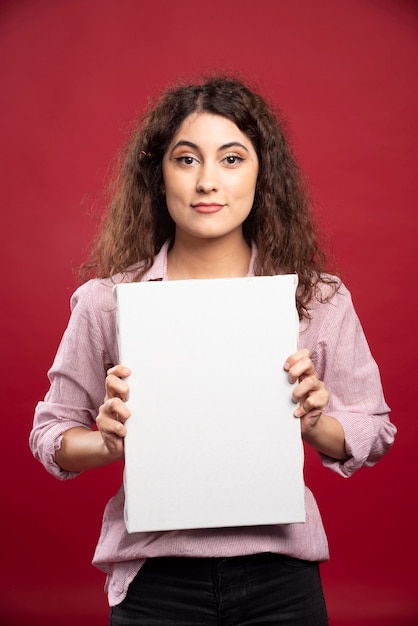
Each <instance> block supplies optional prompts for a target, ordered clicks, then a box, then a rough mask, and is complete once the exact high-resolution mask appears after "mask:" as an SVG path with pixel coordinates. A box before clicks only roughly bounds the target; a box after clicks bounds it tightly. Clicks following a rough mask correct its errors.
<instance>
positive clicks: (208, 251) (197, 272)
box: [167, 236, 251, 280]
mask: <svg viewBox="0 0 418 626" xmlns="http://www.w3.org/2000/svg"><path fill="white" fill-rule="evenodd" d="M250 258H251V248H250V247H249V245H248V244H247V242H246V241H245V239H244V237H243V236H241V237H235V238H234V239H233V240H232V241H231V240H228V241H225V240H224V239H200V240H199V239H195V238H193V239H191V238H190V239H189V238H184V237H178V236H176V238H175V240H174V244H173V247H172V248H171V250H170V251H169V252H168V257H167V274H168V279H169V280H185V279H191V278H233V277H240V276H246V274H247V273H248V268H249V264H250Z"/></svg>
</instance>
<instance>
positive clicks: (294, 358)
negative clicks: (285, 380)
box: [283, 348, 310, 371]
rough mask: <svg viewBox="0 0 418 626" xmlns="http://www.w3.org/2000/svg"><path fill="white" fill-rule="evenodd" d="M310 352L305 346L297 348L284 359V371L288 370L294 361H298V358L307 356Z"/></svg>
mask: <svg viewBox="0 0 418 626" xmlns="http://www.w3.org/2000/svg"><path fill="white" fill-rule="evenodd" d="M309 356H310V353H309V350H307V349H306V348H301V349H300V350H298V351H297V352H294V353H293V354H291V355H290V356H289V357H288V358H287V359H286V363H285V364H284V366H283V367H284V369H285V370H286V371H289V369H290V368H291V367H292V366H293V365H295V363H297V362H298V361H300V359H303V358H305V357H308V358H309Z"/></svg>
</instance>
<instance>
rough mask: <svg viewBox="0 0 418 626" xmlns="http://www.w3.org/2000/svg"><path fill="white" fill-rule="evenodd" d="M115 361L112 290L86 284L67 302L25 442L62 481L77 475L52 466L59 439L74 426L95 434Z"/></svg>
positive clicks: (100, 283) (108, 286)
mask: <svg viewBox="0 0 418 626" xmlns="http://www.w3.org/2000/svg"><path fill="white" fill-rule="evenodd" d="M117 358H118V357H117V343H116V324H115V305H114V302H113V299H112V290H111V285H109V284H106V283H104V282H100V281H98V280H95V281H90V282H88V283H86V284H85V285H83V286H82V287H80V288H79V289H78V290H77V291H76V292H75V293H74V295H73V297H72V299H71V317H70V320H69V323H68V326H67V329H66V331H65V333H64V335H63V338H62V340H61V343H60V346H59V348H58V352H57V354H56V357H55V360H54V363H53V365H52V367H51V369H50V370H49V372H48V377H49V380H50V388H49V391H48V393H47V394H46V396H45V399H44V401H42V402H39V403H38V405H37V407H36V409H35V418H34V424H33V429H32V431H31V433H30V437H29V445H30V448H31V450H32V453H33V454H34V456H35V457H36V458H37V459H38V460H39V461H40V462H41V463H42V464H43V465H44V466H45V468H46V469H47V470H48V471H49V472H50V473H51V474H53V475H54V476H56V477H57V478H59V479H61V480H65V479H68V478H73V477H74V476H76V475H77V473H74V472H68V471H64V470H62V469H61V468H60V467H59V466H58V465H57V463H56V462H55V453H56V451H57V450H58V449H59V448H60V445H61V441H62V436H63V434H64V433H65V432H66V431H67V430H69V429H70V428H73V427H76V426H78V427H80V426H82V427H85V428H88V429H92V428H94V425H95V418H96V416H97V413H98V409H99V407H100V405H101V404H102V402H103V399H104V393H105V391H104V390H105V378H106V371H107V369H108V368H109V367H110V366H111V365H114V364H115V363H116V362H117Z"/></svg>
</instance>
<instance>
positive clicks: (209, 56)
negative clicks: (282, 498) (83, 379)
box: [0, 0, 418, 626]
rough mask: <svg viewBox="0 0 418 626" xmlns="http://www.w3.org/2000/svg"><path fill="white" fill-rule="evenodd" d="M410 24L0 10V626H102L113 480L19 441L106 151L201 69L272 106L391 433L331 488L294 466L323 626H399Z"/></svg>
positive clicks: (407, 491) (271, 14) (49, 5)
mask: <svg viewBox="0 0 418 626" xmlns="http://www.w3.org/2000/svg"><path fill="white" fill-rule="evenodd" d="M417 34H418V8H417V4H416V3H415V2H413V1H412V0H411V1H410V2H408V1H406V0H398V1H396V0H338V2H335V0H297V1H295V2H292V3H291V2H288V1H284V0H276V1H274V0H271V1H269V0H258V1H257V2H254V1H252V0H251V1H250V0H240V2H224V1H221V0H212V2H210V3H198V2H195V1H193V2H192V1H190V0H183V1H182V2H181V3H177V2H168V1H167V2H164V1H163V0H153V1H152V2H151V1H142V2H141V1H140V0H90V1H88V0H86V1H84V0H72V1H71V2H70V1H68V2H65V1H64V0H62V1H60V0H31V1H29V0H28V1H27V2H25V1H24V0H15V1H13V0H9V1H8V2H7V1H5V0H3V1H2V2H1V4H0V71H1V87H0V89H1V99H0V123H1V127H2V128H1V137H2V138H1V147H2V156H1V168H0V176H1V178H2V183H1V194H2V218H1V224H2V228H1V240H2V244H1V254H2V255H3V258H2V274H3V287H2V289H1V300H2V301H1V311H2V324H1V333H2V338H1V346H2V347H1V350H2V362H3V372H2V376H1V381H2V390H3V391H2V394H1V398H2V457H3V463H2V480H3V486H2V495H3V497H2V499H3V514H2V530H1V536H2V540H3V541H2V543H3V546H2V568H1V569H2V574H1V576H2V579H1V586H0V589H1V597H2V600H1V604H2V606H1V608H0V615H1V616H2V620H3V621H2V623H4V624H8V625H9V626H12V625H14V624H19V625H20V626H24V625H25V624H31V625H34V624H43V625H44V626H49V625H51V626H52V625H54V626H56V625H57V624H58V625H59V626H67V625H70V624H71V625H73V624H74V623H79V624H82V625H84V624H89V625H92V626H96V625H97V626H99V625H100V624H105V623H107V605H106V600H105V596H104V595H103V592H102V585H103V582H104V577H103V575H102V574H101V573H100V572H98V571H96V570H95V569H94V568H93V567H92V566H91V565H90V559H91V556H92V553H93V549H94V546H95V543H96V540H97V537H98V532H99V527H100V522H101V514H102V510H103V507H104V505H105V502H106V501H107V499H108V498H109V497H110V496H111V495H112V494H113V493H114V492H115V490H116V488H117V485H118V482H119V479H120V468H106V469H104V470H97V471H92V472H90V473H87V474H85V475H83V476H82V477H80V478H78V479H77V480H75V481H68V482H66V483H60V482H58V481H56V480H55V479H53V478H52V477H50V476H49V475H48V474H47V473H46V472H45V470H44V469H43V468H42V467H41V465H40V464H38V463H37V462H35V461H34V459H33V458H32V456H31V454H30V452H29V450H28V445H27V438H28V434H29V431H30V428H31V421H32V415H33V409H34V406H35V404H36V402H37V401H38V399H40V398H42V397H43V395H44V393H45V391H46V389H47V379H46V371H47V369H48V368H49V366H50V364H51V361H52V359H53V356H54V353H55V351H56V348H57V345H58V342H59V339H60V337H61V334H62V332H63V329H64V327H65V325H66V322H67V319H68V314H69V309H68V299H69V297H70V294H71V292H72V291H73V289H74V288H75V286H76V284H77V283H76V278H75V275H74V273H73V271H72V268H74V266H76V265H77V264H78V263H80V262H81V261H82V260H83V258H84V256H85V253H86V249H87V246H88V242H89V240H90V238H91V235H92V233H93V231H94V227H95V219H94V218H93V217H92V211H93V212H94V213H96V214H98V213H100V209H101V206H102V196H101V190H102V188H103V185H104V182H105V180H106V176H107V172H108V167H109V164H110V163H111V161H112V158H113V155H114V153H115V151H116V149H117V148H118V147H119V146H120V144H121V143H122V141H123V140H124V139H125V137H126V135H127V132H128V129H129V127H130V123H131V120H132V119H133V118H134V116H135V115H136V114H137V112H140V111H141V110H142V109H143V107H144V105H145V103H146V102H147V99H148V97H149V96H150V95H156V94H158V93H159V91H160V90H161V88H162V87H164V86H165V85H166V84H167V83H169V82H172V81H175V80H176V79H177V78H178V77H179V76H185V77H189V76H190V75H192V74H195V73H197V72H199V71H200V70H207V69H211V68H218V69H223V70H238V71H240V72H242V73H244V74H245V75H247V76H249V77H250V78H251V79H255V80H256V81H257V82H258V84H259V86H260V88H261V89H262V91H263V92H264V93H265V94H266V95H267V96H268V97H269V98H272V99H274V101H276V102H278V103H279V104H280V106H281V107H282V108H283V110H284V111H285V113H286V115H287V117H288V119H289V122H290V125H291V128H292V135H293V141H294V145H295V150H296V152H297V154H298V156H299V158H300V160H301V162H302V165H303V167H304V169H305V171H306V173H307V175H308V178H309V180H310V183H311V186H312V191H313V195H314V197H315V199H316V201H317V210H318V213H319V217H320V220H321V222H322V224H323V225H324V228H325V230H326V231H327V233H328V236H329V239H330V241H332V244H333V249H334V253H335V258H336V261H337V267H338V268H339V270H340V271H341V273H342V275H343V277H344V279H345V281H346V283H347V284H348V286H349V288H350V289H351V291H352V293H353V297H354V300H355V303H356V307H357V310H358V312H359V315H360V317H361V320H362V322H363V326H364V328H365V331H366V334H367V337H368V339H369V343H370V345H371V348H372V351H373V353H374V355H375V357H376V359H377V361H378V363H379V365H380V368H381V373H382V378H383V383H384V387H385V392H386V397H387V401H388V403H389V404H390V406H391V407H392V409H393V413H392V417H393V421H394V422H395V423H396V425H397V426H398V428H399V435H398V438H397V442H396V444H395V447H394V449H393V450H392V451H391V452H390V453H389V455H388V456H387V457H386V458H385V459H384V460H383V461H382V462H381V463H380V464H379V465H378V466H377V467H375V468H374V469H364V470H362V471H361V472H360V473H359V474H358V475H356V476H354V477H353V478H352V479H350V480H348V481H347V480H344V479H342V478H340V477H338V476H336V475H334V474H332V473H331V472H329V471H327V470H325V469H323V468H322V467H321V465H320V463H319V461H318V459H317V458H316V456H315V455H313V454H308V457H307V462H306V466H307V468H306V474H307V483H308V484H309V485H310V486H311V487H312V488H313V490H314V492H315V493H316V495H317V498H318V501H319V505H320V507H321V510H322V512H323V517H324V521H325V525H326V528H327V532H328V536H329V540H330V547H331V562H330V563H327V564H325V565H324V566H323V568H322V572H323V579H324V586H325V590H326V594H327V598H328V605H329V612H330V616H331V624H332V626H349V625H350V626H352V625H356V624H358V625H365V624H368V625H370V624H374V625H379V626H389V625H391V626H392V625H394V626H406V625H412V624H416V623H418V600H417V593H416V591H417V574H416V557H417V538H416V534H417V533H416V521H417V498H416V480H415V479H414V473H415V467H416V463H415V462H414V461H413V459H414V457H415V456H416V454H417V452H416V450H417V444H416V434H417V402H416V387H417V383H416V376H417V368H416V361H415V358H416V325H417V321H416V310H417V295H416V287H415V284H414V280H415V271H416V267H417V265H416V261H417V256H416V224H417V217H416V215H417V202H416V197H415V194H416V184H415V183H416V168H417V156H418V155H417V152H418V149H417V139H418V137H417V131H416V115H417V110H418V108H417V104H418V103H417V99H418V98H417V96H418V90H417V82H416V74H415V71H414V70H416V67H417V60H418V58H417V57H418V55H417V52H418V40H417Z"/></svg>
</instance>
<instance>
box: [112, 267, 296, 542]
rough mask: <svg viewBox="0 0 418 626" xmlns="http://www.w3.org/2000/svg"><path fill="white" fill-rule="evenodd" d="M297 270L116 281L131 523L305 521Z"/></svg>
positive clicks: (140, 526) (139, 526)
mask: <svg viewBox="0 0 418 626" xmlns="http://www.w3.org/2000/svg"><path fill="white" fill-rule="evenodd" d="M296 287H297V277H296V276H295V275H284V276H266V277H251V278H229V279H208V280H185V281H150V282H144V283H130V284H120V285H117V286H115V288H114V293H115V299H116V302H117V310H118V341H119V352H120V362H121V363H123V364H124V365H126V366H128V367H129V368H131V370H132V374H131V376H130V377H129V379H128V380H127V382H128V384H129V387H130V398H129V401H128V405H129V407H130V409H131V412H132V415H131V417H130V419H129V420H128V421H127V431H128V432H127V435H126V440H125V474H124V486H125V494H126V499H125V522H126V526H127V529H128V532H139V531H156V530H173V529H185V528H211V527H212V528H213V527H227V526H252V525H260V524H283V523H290V522H303V521H305V509H304V483H303V447H302V442H301V436H300V422H299V420H298V419H296V418H294V417H293V411H294V410H295V405H294V403H293V401H292V398H291V393H292V385H291V384H290V383H289V381H288V378H287V373H286V372H285V371H284V370H283V364H284V362H285V360H286V358H287V357H288V356H289V355H290V354H292V353H293V352H295V351H296V349H297V339H298V326H299V325H298V317H297V312H296V307H295V290H296Z"/></svg>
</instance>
